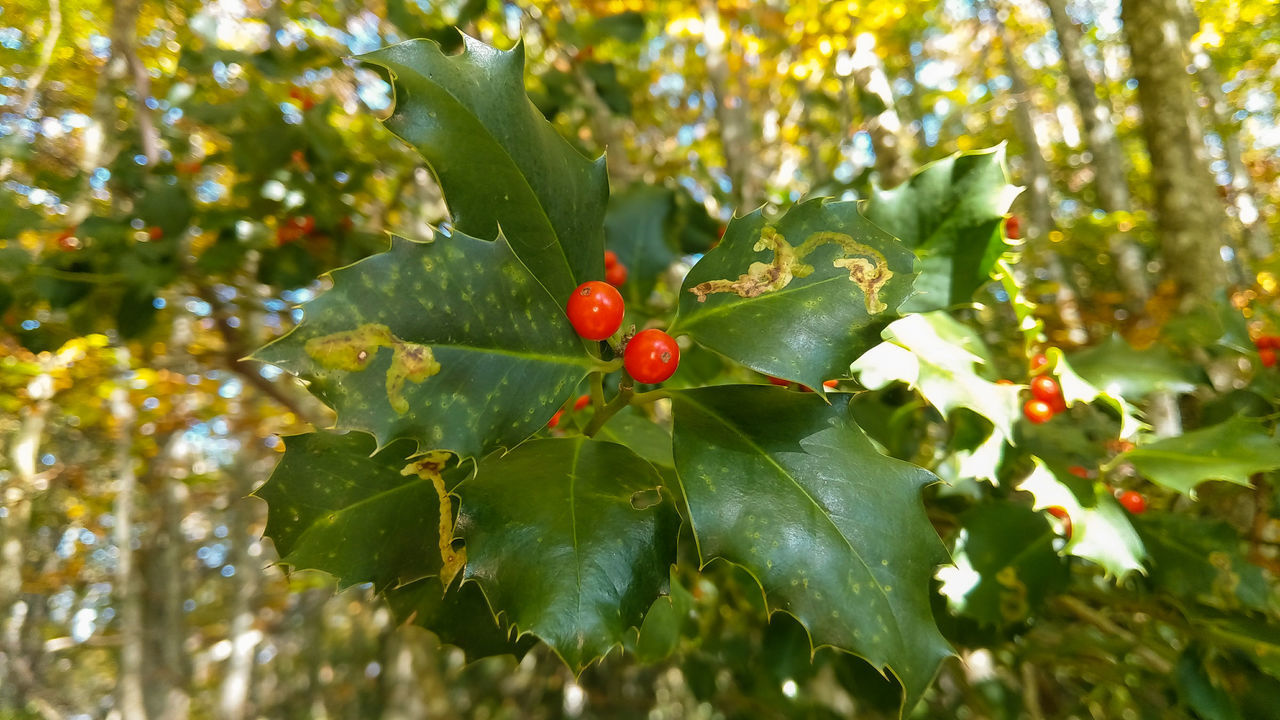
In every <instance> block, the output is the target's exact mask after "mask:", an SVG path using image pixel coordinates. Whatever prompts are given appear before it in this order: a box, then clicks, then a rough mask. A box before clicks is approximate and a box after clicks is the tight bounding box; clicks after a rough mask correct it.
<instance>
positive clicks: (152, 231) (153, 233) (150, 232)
mask: <svg viewBox="0 0 1280 720" xmlns="http://www.w3.org/2000/svg"><path fill="white" fill-rule="evenodd" d="M147 237H148V238H150V239H152V240H159V239H160V238H162V237H164V230H162V229H160V227H158V226H156V225H152V226H151V227H149V228H147Z"/></svg>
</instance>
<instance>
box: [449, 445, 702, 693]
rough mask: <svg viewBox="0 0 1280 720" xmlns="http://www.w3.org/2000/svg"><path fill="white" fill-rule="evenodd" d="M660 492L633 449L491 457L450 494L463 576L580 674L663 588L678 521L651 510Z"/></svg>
mask: <svg viewBox="0 0 1280 720" xmlns="http://www.w3.org/2000/svg"><path fill="white" fill-rule="evenodd" d="M661 487H662V479H661V478H660V477H659V476H658V473H657V472H656V471H655V470H654V469H653V467H652V466H651V465H649V464H648V463H647V462H645V461H644V460H641V459H640V458H639V457H637V456H636V455H635V453H633V452H631V451H630V450H628V449H627V448H625V447H623V446H621V445H616V444H614V443H608V442H597V441H593V440H590V439H588V438H585V437H582V436H577V437H567V438H556V439H547V440H532V441H530V442H527V443H524V444H522V445H520V446H519V447H517V448H516V449H514V450H512V451H511V452H509V453H507V454H506V455H502V456H500V457H498V456H490V457H488V458H486V459H484V460H482V461H481V462H480V465H479V467H478V468H477V470H476V475H475V477H474V478H472V479H470V480H467V481H465V482H463V483H462V484H461V485H459V486H458V488H457V492H458V494H459V495H461V497H462V507H461V509H460V511H459V515H458V534H459V535H460V536H461V537H463V538H464V539H465V541H466V547H467V568H466V577H467V578H468V579H474V580H476V581H478V582H479V584H480V587H481V588H482V589H483V590H484V592H485V596H486V597H488V598H489V602H490V604H491V606H492V607H493V609H494V611H495V612H500V613H503V614H504V616H505V617H507V618H509V619H510V622H511V623H512V624H514V625H515V626H516V627H517V628H518V632H519V633H520V634H524V633H532V634H533V635H535V636H537V637H539V638H541V639H542V640H544V641H546V643H547V644H548V645H549V646H551V649H552V650H553V651H554V652H555V653H556V654H557V655H559V656H560V657H561V658H562V659H563V660H564V661H565V663H566V664H568V665H569V667H571V668H572V669H573V670H574V672H581V671H582V669H583V668H584V667H586V666H587V665H589V664H590V663H591V662H592V661H594V660H595V659H597V658H599V657H602V656H603V655H605V654H606V653H607V652H609V650H610V649H611V648H613V647H614V646H615V645H618V644H620V643H622V642H623V640H624V638H625V636H626V633H627V631H628V629H629V628H631V627H635V626H638V625H640V623H641V621H642V620H643V619H644V614H645V612H646V611H648V609H649V607H650V606H651V605H652V604H653V601H654V600H655V599H656V598H657V597H658V596H659V595H660V594H662V593H663V592H664V590H665V589H666V585H667V580H668V572H669V568H670V566H671V564H672V563H674V562H675V543H676V533H677V530H678V527H679V518H678V516H677V515H676V512H675V509H674V508H673V507H672V504H671V502H670V501H667V500H663V501H662V502H658V503H656V504H654V503H653V502H652V500H654V499H660V498H662V496H661V495H660V494H659V493H660V489H661ZM638 508H640V509H638Z"/></svg>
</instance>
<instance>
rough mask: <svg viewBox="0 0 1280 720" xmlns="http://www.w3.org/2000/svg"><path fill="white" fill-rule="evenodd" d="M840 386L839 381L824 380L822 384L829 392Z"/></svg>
mask: <svg viewBox="0 0 1280 720" xmlns="http://www.w3.org/2000/svg"><path fill="white" fill-rule="evenodd" d="M839 384H840V381H839V380H824V381H823V383H822V387H824V388H826V389H828V390H835V389H836V386H837V385H839Z"/></svg>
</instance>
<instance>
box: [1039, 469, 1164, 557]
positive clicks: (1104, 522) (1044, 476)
mask: <svg viewBox="0 0 1280 720" xmlns="http://www.w3.org/2000/svg"><path fill="white" fill-rule="evenodd" d="M1034 460H1035V469H1034V470H1033V471H1032V472H1031V474H1030V475H1028V476H1027V477H1026V478H1025V479H1024V480H1023V481H1022V483H1021V484H1020V485H1018V489H1019V490H1022V491H1024V492H1029V493H1031V495H1032V497H1033V498H1034V500H1035V502H1034V505H1033V507H1034V508H1035V509H1036V510H1045V509H1047V508H1050V507H1053V506H1055V505H1056V506H1058V507H1060V508H1062V509H1063V510H1066V511H1067V515H1068V516H1069V517H1070V518H1071V527H1072V530H1071V539H1070V540H1068V541H1067V544H1066V545H1065V546H1064V547H1063V552H1065V553H1067V554H1068V555H1074V556H1076V557H1079V558H1084V559H1085V560H1089V561H1092V562H1095V563H1097V564H1098V565H1099V566H1100V567H1101V568H1102V569H1103V571H1104V572H1105V573H1106V574H1107V575H1108V576H1115V577H1117V578H1123V577H1124V576H1125V575H1127V574H1129V573H1130V572H1132V571H1135V570H1136V571H1138V572H1145V571H1144V570H1143V568H1142V560H1143V559H1144V558H1145V557H1146V554H1147V553H1146V548H1144V547H1143V545H1142V540H1141V539H1140V538H1139V537H1138V533H1137V532H1136V531H1134V529H1133V525H1132V524H1130V523H1129V518H1128V516H1127V515H1126V513H1125V511H1124V508H1122V507H1120V504H1119V503H1117V502H1116V500H1115V498H1113V497H1111V494H1110V493H1107V492H1101V491H1099V489H1098V487H1097V485H1096V484H1095V483H1090V482H1086V481H1080V482H1075V481H1076V480H1078V478H1072V481H1071V482H1070V483H1068V482H1064V480H1060V479H1059V478H1058V477H1057V476H1055V475H1054V474H1053V472H1052V471H1051V470H1050V469H1049V468H1048V467H1047V466H1046V465H1045V464H1044V463H1043V462H1042V461H1041V460H1040V459H1039V458H1034Z"/></svg>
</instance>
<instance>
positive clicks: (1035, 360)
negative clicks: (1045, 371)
mask: <svg viewBox="0 0 1280 720" xmlns="http://www.w3.org/2000/svg"><path fill="white" fill-rule="evenodd" d="M1048 364H1049V358H1047V357H1045V355H1044V353H1036V354H1035V355H1032V356H1031V372H1036V371H1037V370H1039V369H1040V368H1042V367H1044V366H1046V365H1048Z"/></svg>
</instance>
